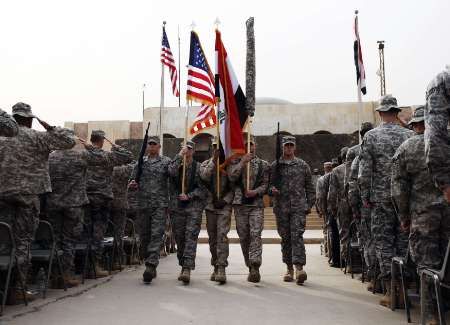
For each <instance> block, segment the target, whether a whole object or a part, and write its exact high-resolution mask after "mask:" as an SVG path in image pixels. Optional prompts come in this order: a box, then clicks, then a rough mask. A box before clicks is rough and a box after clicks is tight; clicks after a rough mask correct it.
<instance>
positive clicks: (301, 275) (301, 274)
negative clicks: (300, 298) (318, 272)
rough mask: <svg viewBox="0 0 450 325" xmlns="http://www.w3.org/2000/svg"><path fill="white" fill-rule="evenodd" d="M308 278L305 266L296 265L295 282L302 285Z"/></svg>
mask: <svg viewBox="0 0 450 325" xmlns="http://www.w3.org/2000/svg"><path fill="white" fill-rule="evenodd" d="M307 278H308V276H307V274H306V272H305V270H303V265H300V264H296V265H295V281H296V282H297V284H298V285H302V284H303V283H304V282H305V281H306V279H307Z"/></svg>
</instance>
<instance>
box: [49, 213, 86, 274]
mask: <svg viewBox="0 0 450 325" xmlns="http://www.w3.org/2000/svg"><path fill="white" fill-rule="evenodd" d="M83 215H84V209H83V208H82V207H73V208H65V209H57V210H54V209H51V210H48V214H47V216H48V220H49V222H50V223H51V224H52V226H53V230H54V233H55V239H56V242H57V245H58V248H59V249H61V250H62V252H63V255H62V258H61V264H62V267H63V270H64V272H67V273H69V274H72V273H74V272H75V265H74V259H75V251H74V248H75V243H76V242H77V241H79V240H80V237H81V232H82V223H81V222H82V220H83Z"/></svg>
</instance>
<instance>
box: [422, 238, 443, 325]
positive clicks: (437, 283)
mask: <svg viewBox="0 0 450 325" xmlns="http://www.w3.org/2000/svg"><path fill="white" fill-rule="evenodd" d="M426 277H429V278H431V279H432V280H433V284H434V290H435V292H436V300H437V307H438V313H439V323H440V324H441V325H445V324H446V322H445V310H444V309H445V306H444V300H443V299H442V287H444V288H446V289H450V241H449V242H448V245H447V251H446V252H445V258H444V264H442V268H441V269H440V270H433V269H429V268H425V269H422V270H420V309H421V315H420V316H421V322H422V324H425V310H424V309H425V308H424V307H425V299H424V297H425V290H426V282H425V280H426V279H425V278H426Z"/></svg>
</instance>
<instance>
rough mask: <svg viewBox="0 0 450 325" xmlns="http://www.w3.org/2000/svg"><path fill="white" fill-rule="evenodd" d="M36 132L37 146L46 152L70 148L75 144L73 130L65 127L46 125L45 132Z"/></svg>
mask: <svg viewBox="0 0 450 325" xmlns="http://www.w3.org/2000/svg"><path fill="white" fill-rule="evenodd" d="M38 134H39V136H38V142H39V144H38V145H39V147H41V149H42V150H45V151H48V152H51V151H53V150H64V149H71V148H73V147H74V146H75V144H76V142H75V138H74V136H73V131H71V130H69V129H66V128H60V127H53V126H48V125H47V132H39V133H38Z"/></svg>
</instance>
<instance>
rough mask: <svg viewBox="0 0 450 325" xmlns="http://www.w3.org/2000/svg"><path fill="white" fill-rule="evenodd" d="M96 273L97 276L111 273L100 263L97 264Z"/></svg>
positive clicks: (100, 276)
mask: <svg viewBox="0 0 450 325" xmlns="http://www.w3.org/2000/svg"><path fill="white" fill-rule="evenodd" d="M95 275H96V276H97V278H104V277H107V276H108V275H109V273H108V271H105V270H104V269H103V268H102V267H101V266H100V265H99V264H98V263H96V264H95Z"/></svg>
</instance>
